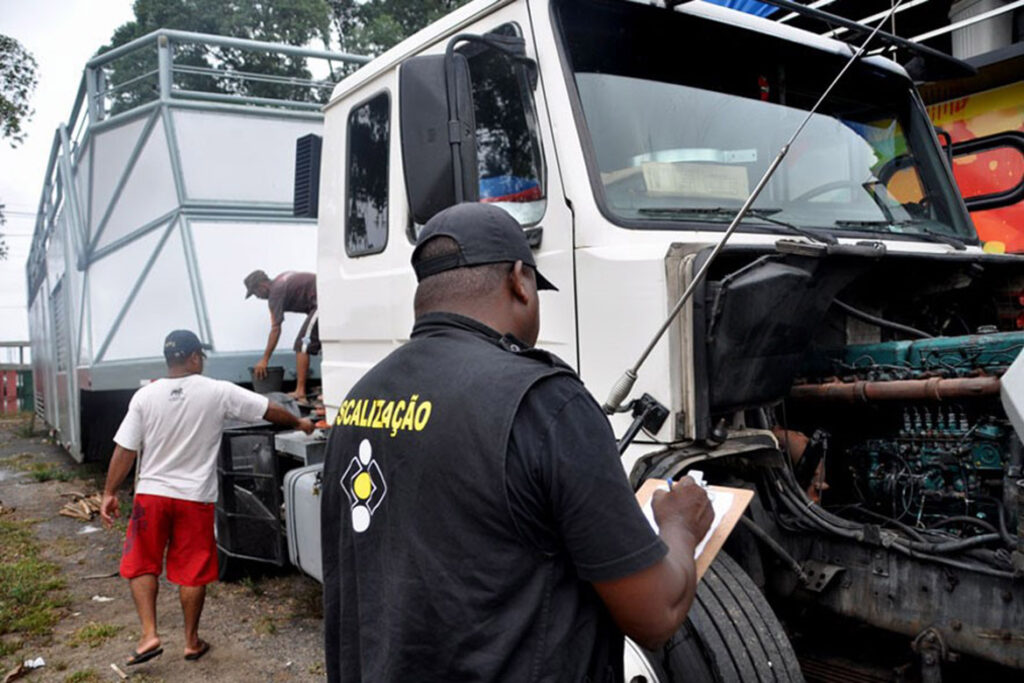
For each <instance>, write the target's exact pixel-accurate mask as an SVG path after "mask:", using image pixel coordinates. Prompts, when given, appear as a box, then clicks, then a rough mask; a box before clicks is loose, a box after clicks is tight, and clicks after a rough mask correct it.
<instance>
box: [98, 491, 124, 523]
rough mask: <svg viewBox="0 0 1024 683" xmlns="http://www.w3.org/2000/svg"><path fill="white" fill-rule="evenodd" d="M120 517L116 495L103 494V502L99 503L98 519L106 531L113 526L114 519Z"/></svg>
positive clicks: (119, 507)
mask: <svg viewBox="0 0 1024 683" xmlns="http://www.w3.org/2000/svg"><path fill="white" fill-rule="evenodd" d="M120 516H121V506H120V504H119V503H118V501H117V495H116V494H113V493H106V492H104V494H103V502H101V503H100V517H101V518H102V519H103V525H104V526H105V527H107V528H108V529H109V528H110V527H112V526H113V525H114V517H120Z"/></svg>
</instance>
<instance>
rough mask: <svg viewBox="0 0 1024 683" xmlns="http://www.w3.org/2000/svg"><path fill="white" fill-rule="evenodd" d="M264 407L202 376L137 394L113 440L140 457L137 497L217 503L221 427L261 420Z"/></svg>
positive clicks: (254, 397) (255, 397)
mask: <svg viewBox="0 0 1024 683" xmlns="http://www.w3.org/2000/svg"><path fill="white" fill-rule="evenodd" d="M268 404H269V401H268V400H267V398H266V397H265V396H260V395H259V394H256V393H253V392H251V391H248V390H246V389H243V388H242V387H239V386H237V385H234V384H232V383H231V382H225V381H222V380H216V379H210V378H209V377H203V376H202V375H188V376H186V377H177V378H173V379H172V378H164V379H158V380H156V381H155V382H152V383H151V384H148V385H146V386H144V387H142V388H141V389H139V390H138V391H136V392H135V395H134V396H132V400H131V403H129V404H128V414H127V415H125V416H124V421H123V422H121V427H120V428H119V429H118V430H117V434H115V435H114V441H115V442H116V443H118V444H119V445H120V446H121V447H122V448H126V449H128V450H130V451H136V452H138V453H139V457H140V460H139V464H138V468H139V478H138V485H137V486H136V489H135V491H136V493H148V494H150V495H155V496H167V497H169V498H181V499H183V500H194V501H198V502H201V503H213V502H216V500H217V453H218V452H219V450H220V442H221V433H222V432H223V430H224V422H225V421H226V420H229V419H235V420H245V421H247V422H255V421H257V420H260V419H261V418H262V417H263V415H264V414H265V413H266V412H267V405H268Z"/></svg>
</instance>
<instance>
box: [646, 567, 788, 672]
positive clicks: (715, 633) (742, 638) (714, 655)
mask: <svg viewBox="0 0 1024 683" xmlns="http://www.w3.org/2000/svg"><path fill="white" fill-rule="evenodd" d="M647 655H648V660H649V661H650V662H651V664H652V668H654V669H655V670H656V671H657V673H658V677H659V681H658V683H683V682H684V681H685V682H686V683H727V682H732V681H744V682H745V683H746V682H750V683H754V682H755V681H756V682H757V683H802V682H803V680H804V677H803V674H802V673H801V672H800V665H799V663H798V662H797V658H796V653H795V652H793V646H792V645H791V644H790V642H789V638H788V637H786V633H785V631H784V630H783V629H782V624H780V623H779V620H778V618H777V617H776V616H775V613H774V612H773V611H772V608H771V606H769V605H768V601H767V600H765V598H764V595H763V594H762V593H761V591H760V590H759V589H758V588H757V586H755V585H754V582H753V581H751V580H750V577H749V576H747V574H746V573H745V572H744V571H743V569H741V568H740V566H739V565H738V564H736V562H735V561H734V560H733V559H732V558H731V557H729V556H728V555H726V554H725V553H720V554H719V555H718V557H717V558H715V561H714V563H712V565H711V567H710V568H709V569H708V571H707V573H706V574H705V575H704V578H702V579H701V581H700V583H699V584H697V597H696V599H694V601H693V606H691V607H690V614H689V617H688V618H687V620H686V622H685V623H684V624H683V626H682V627H681V628H680V629H679V631H677V632H676V634H675V636H673V637H672V640H670V641H669V643H668V644H667V645H666V646H665V647H664V649H662V650H661V651H660V652H649V651H648V652H647ZM627 679H628V676H627ZM651 683H653V682H651Z"/></svg>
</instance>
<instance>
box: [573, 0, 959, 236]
mask: <svg viewBox="0 0 1024 683" xmlns="http://www.w3.org/2000/svg"><path fill="white" fill-rule="evenodd" d="M557 18H558V23H559V27H560V32H561V36H562V40H563V45H564V47H565V54H566V56H567V58H568V60H569V64H570V67H571V69H572V73H573V76H574V81H575V86H576V91H577V94H578V102H579V105H580V109H581V113H582V119H583V121H582V123H583V125H582V126H581V127H582V128H583V129H584V133H583V135H584V143H585V144H588V145H589V147H590V151H591V152H592V153H591V154H590V163H591V169H590V171H591V177H592V179H593V181H594V186H595V192H596V193H597V194H598V197H599V201H601V202H602V203H603V206H604V208H605V211H606V213H607V214H609V215H610V217H611V218H613V219H614V220H616V221H617V222H618V223H620V224H623V225H626V226H629V227H636V228H655V229H685V228H688V227H689V228H692V227H696V226H694V225H692V224H693V223H702V224H707V223H728V222H729V221H730V220H731V218H732V216H733V215H735V212H736V210H738V209H739V207H740V205H741V204H742V203H743V201H744V200H745V199H746V197H747V196H748V194H749V193H750V191H751V190H752V189H753V187H754V185H755V184H756V183H757V181H758V180H759V179H760V178H761V176H762V174H763V173H764V171H765V169H766V168H767V167H768V165H769V164H770V163H771V162H772V160H773V159H774V157H775V156H776V155H777V154H778V152H779V150H780V148H781V147H782V145H783V144H785V142H786V141H787V140H788V139H789V137H790V136H791V135H792V133H793V131H794V130H796V128H797V126H798V125H799V124H800V122H801V121H802V120H803V119H804V117H805V116H806V114H807V111H809V110H810V109H811V107H812V106H813V105H814V103H815V102H816V101H817V99H818V98H819V97H820V95H821V93H822V92H824V90H825V89H826V88H827V86H828V85H829V83H831V82H832V80H833V78H834V77H835V76H836V74H838V73H839V71H840V70H841V69H842V67H843V65H844V64H845V61H846V59H847V58H846V57H844V56H841V55H834V54H831V53H829V52H825V51H822V50H819V49H816V48H813V47H809V46H806V45H802V44H800V43H798V42H793V41H789V40H783V39H781V38H778V37H774V36H770V35H765V34H761V33H756V32H752V31H749V30H744V29H742V28H740V27H736V26H730V25H725V24H721V23H718V22H715V21H711V20H708V19H705V18H701V17H696V16H690V15H686V14H683V13H679V12H669V11H666V10H664V9H660V8H656V7H649V6H644V5H641V4H639V3H624V2H579V1H572V2H564V3H561V4H559V5H558V8H557ZM819 112H820V113H818V114H815V116H814V117H812V119H811V121H810V122H809V123H808V125H807V127H806V128H805V129H804V131H803V133H802V134H801V136H800V137H799V138H798V139H797V142H796V143H795V144H794V145H793V147H792V149H791V150H790V151H789V154H788V156H787V157H786V159H785V161H784V162H783V164H782V165H781V167H780V168H779V169H778V170H777V172H776V174H775V175H774V176H773V178H772V180H771V181H770V182H769V184H768V185H767V186H766V187H765V189H764V190H763V191H762V193H761V195H760V197H759V198H758V200H757V202H756V203H755V204H754V209H755V210H754V211H752V212H751V215H750V216H749V217H748V218H747V219H746V220H745V225H746V224H750V225H758V224H762V225H764V227H765V228H766V229H773V230H777V229H781V228H780V227H779V225H778V224H780V223H788V224H790V225H792V226H797V227H799V228H801V229H810V230H825V231H828V232H836V233H865V232H868V233H877V232H884V233H907V234H915V235H920V236H921V237H922V238H926V239H928V238H935V237H936V236H939V237H942V236H945V237H954V238H959V239H964V240H969V241H974V240H975V239H976V235H975V234H974V230H973V227H972V226H971V224H970V223H969V221H968V219H966V217H965V216H964V213H963V211H962V208H961V205H960V203H959V200H958V199H957V198H956V195H955V194H954V193H955V190H954V189H953V188H952V186H951V184H950V182H949V176H948V174H947V173H946V171H945V169H944V168H943V167H942V159H941V157H940V154H941V152H940V151H939V149H938V148H937V146H936V145H935V144H934V141H933V139H932V132H931V127H930V123H929V122H928V119H927V117H926V116H925V114H924V112H923V111H922V109H921V108H920V107H919V106H917V105H916V103H915V98H914V94H913V90H912V85H911V83H910V82H909V81H908V80H907V79H906V78H905V77H904V76H902V75H901V74H897V73H894V72H891V71H888V70H886V69H883V68H880V67H877V66H872V65H870V64H865V63H861V64H856V65H854V67H853V68H852V69H851V70H850V71H849V72H848V73H847V74H846V75H845V76H844V78H843V80H842V81H841V82H840V84H839V86H838V87H837V88H836V89H835V90H834V91H833V94H832V95H831V96H830V98H829V99H828V100H827V101H826V102H825V103H824V104H823V106H822V107H821V108H820V109H819Z"/></svg>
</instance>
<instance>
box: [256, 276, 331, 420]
mask: <svg viewBox="0 0 1024 683" xmlns="http://www.w3.org/2000/svg"><path fill="white" fill-rule="evenodd" d="M244 283H245V298H246V299H248V298H249V297H250V296H254V295H255V296H256V298H257V299H264V300H266V302H267V306H268V307H269V308H270V335H269V337H268V338H267V347H266V349H265V350H264V351H263V357H262V358H260V360H259V361H258V362H257V363H256V365H255V366H254V367H253V375H255V377H256V379H263V378H264V377H266V376H267V364H268V363H270V356H271V354H273V353H274V349H276V348H277V341H278V339H280V338H281V323H282V322H284V314H285V313H286V312H288V313H304V314H305V315H306V319H305V320H304V321H303V322H302V327H301V328H299V334H298V336H297V337H296V338H295V344H294V345H293V346H292V348H293V349H295V392H294V394H293V395H294V396H295V397H296V398H298V399H299V400H302V399H304V398H305V397H306V376H307V375H308V374H309V356H310V354H312V355H314V356H315V355H318V354H319V353H320V322H319V320H318V314H317V307H316V275H314V274H313V273H301V272H298V271H294V270H288V271H285V272H283V273H281V274H280V275H278V276H277V277H275V278H274V279H273V280H271V279H270V276H268V275H267V274H266V273H265V272H263V271H262V270H254V271H252V272H251V273H249V274H248V275H246V276H245V280H244Z"/></svg>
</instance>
